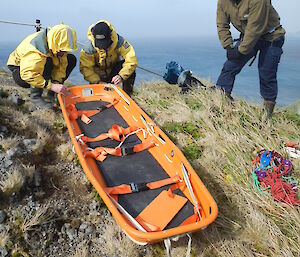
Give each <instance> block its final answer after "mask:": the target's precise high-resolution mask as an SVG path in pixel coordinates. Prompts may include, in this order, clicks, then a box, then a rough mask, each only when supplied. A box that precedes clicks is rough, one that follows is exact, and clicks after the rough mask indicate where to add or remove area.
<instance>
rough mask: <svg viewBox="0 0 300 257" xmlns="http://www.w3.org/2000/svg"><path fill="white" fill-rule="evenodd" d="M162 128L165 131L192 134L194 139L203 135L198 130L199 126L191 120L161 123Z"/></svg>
mask: <svg viewBox="0 0 300 257" xmlns="http://www.w3.org/2000/svg"><path fill="white" fill-rule="evenodd" d="M163 128H164V130H165V131H167V132H173V133H179V132H181V133H184V134H186V135H190V136H192V137H193V138H194V139H195V140H198V139H200V138H201V137H204V135H203V134H202V133H201V131H200V127H199V126H197V125H195V124H194V123H193V122H170V123H166V124H164V125H163Z"/></svg>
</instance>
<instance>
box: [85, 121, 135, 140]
mask: <svg viewBox="0 0 300 257" xmlns="http://www.w3.org/2000/svg"><path fill="white" fill-rule="evenodd" d="M137 130H139V128H138V127H136V126H132V127H128V128H123V127H121V126H118V125H117V124H114V125H112V127H111V129H110V130H109V131H108V133H103V134H100V135H98V136H97V137H94V138H91V137H87V136H81V137H80V139H81V140H82V142H83V143H90V142H97V141H101V140H104V139H107V138H111V139H114V140H117V141H121V142H123V141H124V140H125V136H126V135H128V134H131V133H133V132H135V131H137Z"/></svg>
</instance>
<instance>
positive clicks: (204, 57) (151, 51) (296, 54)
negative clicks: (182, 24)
mask: <svg viewBox="0 0 300 257" xmlns="http://www.w3.org/2000/svg"><path fill="white" fill-rule="evenodd" d="M129 41H130V43H131V44H132V45H133V46H134V48H135V51H136V54H137V57H138V65H139V66H140V67H142V68H146V69H148V70H151V71H154V72H155V73H158V74H161V75H163V74H164V73H165V71H166V68H165V67H166V63H168V62H170V61H176V62H178V63H179V64H180V65H181V66H182V67H183V68H184V69H187V70H191V71H192V72H193V73H194V74H195V75H197V76H199V77H202V78H204V79H208V80H211V81H212V82H214V83H215V82H216V80H217V78H218V76H219V74H220V71H221V69H222V65H223V63H224V61H225V54H226V53H225V50H224V49H223V48H222V47H221V45H220V43H219V40H218V39H217V38H216V37H203V38H197V39H195V38H194V39H192V38H190V39H186V40H175V39H163V40H162V39H157V40H155V39H151V40H146V39H134V40H129ZM80 42H83V41H82V40H81V41H80ZM17 44H18V42H11V43H8V42H5V43H4V42H2V43H1V42H0V67H5V66H6V61H7V58H8V55H9V53H10V52H11V51H13V50H14V49H15V47H16V46H17ZM283 51H284V54H283V55H282V58H281V62H280V65H279V70H278V84H279V92H278V98H277V103H278V105H280V106H285V105H289V104H291V103H293V102H296V101H298V100H300V38H296V37H295V38H289V37H287V38H286V42H285V45H284V47H283ZM78 56H79V54H77V57H78ZM257 59H258V58H257ZM162 80H163V79H162V78H161V77H159V76H156V75H154V74H151V73H148V72H146V71H144V70H141V69H139V68H138V69H137V77H136V82H135V85H136V87H138V86H139V85H140V84H141V82H147V81H162ZM70 81H71V82H72V83H74V84H85V83H86V81H85V80H84V79H83V77H82V75H81V73H80V72H79V64H78V65H77V67H76V68H75V70H74V71H73V72H72V74H71V76H70ZM233 94H234V95H235V96H237V97H241V98H244V99H246V100H250V101H254V102H261V97H260V94H259V78H258V70H257V60H256V61H255V62H254V63H253V65H252V66H251V67H249V66H248V65H246V66H245V67H244V69H243V70H242V72H241V73H240V74H239V75H238V76H237V77H236V81H235V86H234V90H233Z"/></svg>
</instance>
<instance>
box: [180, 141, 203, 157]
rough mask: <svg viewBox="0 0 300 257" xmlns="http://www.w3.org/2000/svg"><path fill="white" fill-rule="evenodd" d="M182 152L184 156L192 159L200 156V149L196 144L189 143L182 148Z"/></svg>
mask: <svg viewBox="0 0 300 257" xmlns="http://www.w3.org/2000/svg"><path fill="white" fill-rule="evenodd" d="M182 152H183V154H184V155H185V156H186V158H188V159H189V160H191V161H193V160H196V159H198V158H200V156H201V152H202V149H201V147H200V146H199V145H197V144H191V145H188V146H185V147H184V148H183V150H182Z"/></svg>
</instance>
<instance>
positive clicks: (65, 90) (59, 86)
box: [51, 83, 69, 96]
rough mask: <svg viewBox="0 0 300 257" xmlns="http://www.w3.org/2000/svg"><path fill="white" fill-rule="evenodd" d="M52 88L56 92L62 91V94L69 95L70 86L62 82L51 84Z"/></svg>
mask: <svg viewBox="0 0 300 257" xmlns="http://www.w3.org/2000/svg"><path fill="white" fill-rule="evenodd" d="M51 90H52V91H54V92H56V93H61V94H62V95H64V96H66V95H68V93H69V91H68V88H67V87H66V86H64V85H62V84H55V83H52V84H51Z"/></svg>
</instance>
